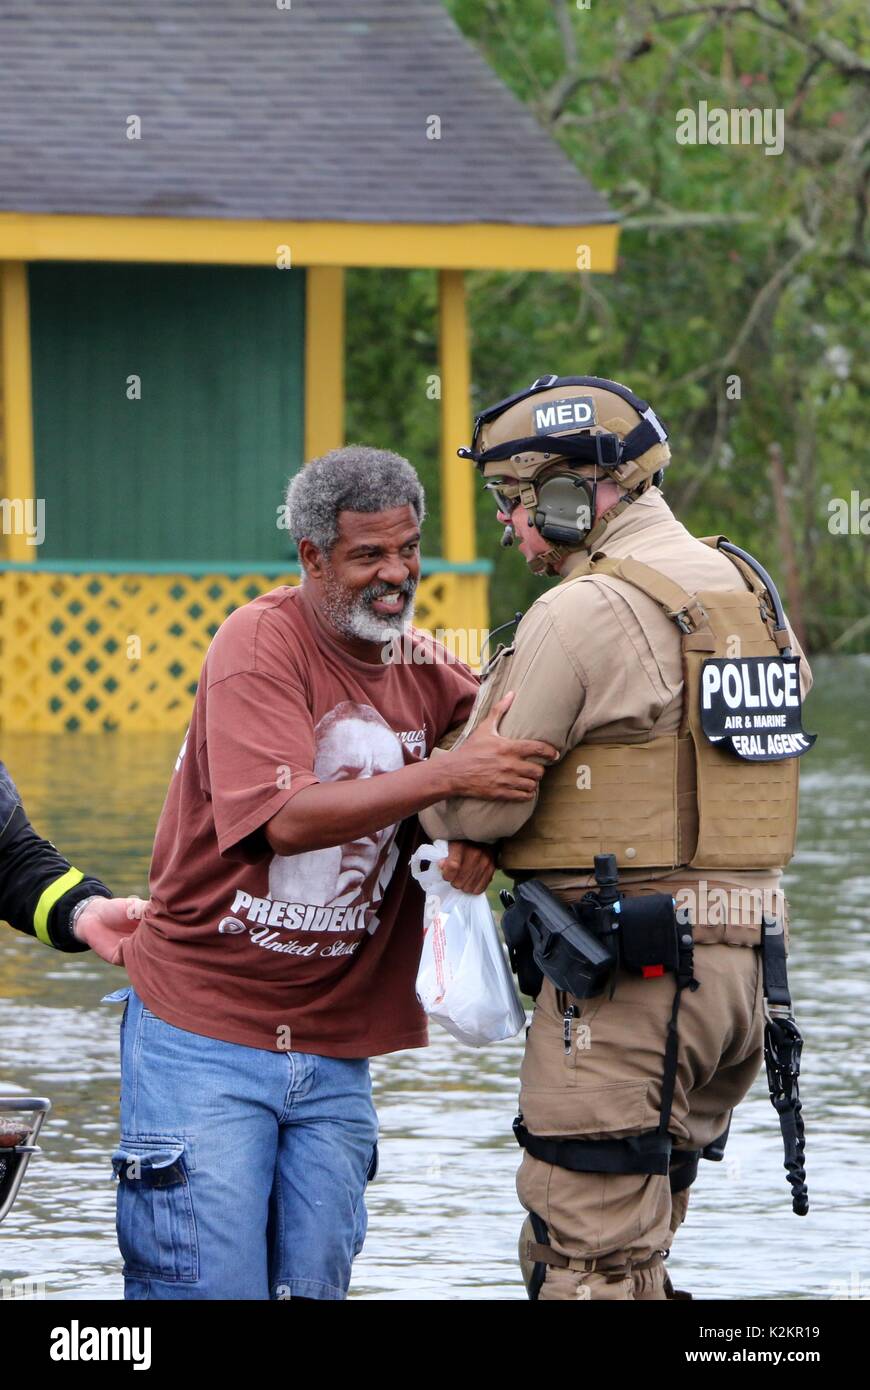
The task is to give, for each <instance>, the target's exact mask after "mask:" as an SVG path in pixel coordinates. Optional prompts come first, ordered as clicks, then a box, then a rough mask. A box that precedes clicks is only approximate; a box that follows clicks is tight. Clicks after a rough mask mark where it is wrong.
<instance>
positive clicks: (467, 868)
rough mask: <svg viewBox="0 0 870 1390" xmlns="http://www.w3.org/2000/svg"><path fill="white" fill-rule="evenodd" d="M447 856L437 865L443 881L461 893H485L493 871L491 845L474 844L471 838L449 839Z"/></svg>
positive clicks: (493, 858) (493, 855)
mask: <svg viewBox="0 0 870 1390" xmlns="http://www.w3.org/2000/svg"><path fill="white" fill-rule="evenodd" d="M447 849H448V851H449V853H448V855H447V858H446V859H442V860H440V861H439V864H438V867H439V869H440V870H441V876H442V878H443V879H444V880H445V882H447V883H449V884H450V885H451V887H452V888H458V889H459V891H460V892H461V893H473V894H476V893H485V892H486V890H487V888H488V887H489V885H490V881H491V879H492V876H493V874H494V873H495V850H494V849H493V847H492V845H476V844H474V842H473V841H472V840H450V841H449V842H448V845H447Z"/></svg>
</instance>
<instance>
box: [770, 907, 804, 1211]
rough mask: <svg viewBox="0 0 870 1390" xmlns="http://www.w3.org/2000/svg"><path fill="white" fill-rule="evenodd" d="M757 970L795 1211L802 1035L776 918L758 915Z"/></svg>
mask: <svg viewBox="0 0 870 1390" xmlns="http://www.w3.org/2000/svg"><path fill="white" fill-rule="evenodd" d="M761 972H762V981H763V984H764V1002H765V1010H764V1012H765V1024H764V1065H765V1069H766V1071H767V1085H768V1089H769V1091H770V1100H771V1104H772V1105H773V1108H774V1110H775V1111H776V1113H777V1115H778V1116H779V1127H780V1130H781V1132H782V1145H783V1150H784V1153H785V1159H784V1166H785V1171H786V1177H787V1179H788V1182H789V1186H790V1187H791V1206H792V1211H793V1212H794V1213H795V1215H796V1216H806V1214H807V1212H808V1211H809V1209H810V1201H809V1194H808V1192H807V1181H806V1178H807V1174H806V1167H805V1149H806V1137H805V1134H804V1121H803V1114H802V1107H801V1098H800V1089H799V1085H798V1078H799V1076H800V1070H801V1052H802V1050H803V1045H804V1040H803V1038H802V1037H801V1033H800V1029H799V1028H798V1026H797V1024H796V1023H795V1020H794V1015H793V1014H792V1011H791V994H790V993H789V988H788V973H787V967H786V954H785V932H784V930H783V926H782V922H781V921H780V920H779V919H778V918H776V917H768V916H767V914H765V915H764V917H763V918H762V926H761Z"/></svg>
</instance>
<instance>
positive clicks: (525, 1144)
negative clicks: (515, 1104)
mask: <svg viewBox="0 0 870 1390" xmlns="http://www.w3.org/2000/svg"><path fill="white" fill-rule="evenodd" d="M514 1134H515V1135H516V1140H517V1143H518V1144H519V1145H520V1147H521V1148H524V1149H525V1150H526V1151H527V1152H528V1153H530V1154H531V1155H532V1158H537V1159H540V1161H541V1162H542V1163H550V1164H552V1166H553V1167H554V1168H568V1169H570V1170H571V1171H572V1172H575V1173H659V1174H661V1175H662V1176H666V1174H667V1171H668V1166H669V1163H670V1157H671V1136H670V1135H669V1134H664V1135H663V1134H662V1133H661V1132H660V1130H658V1129H648V1130H646V1131H645V1132H644V1133H643V1134H637V1135H634V1136H633V1137H631V1138H628V1139H559V1138H557V1137H556V1136H547V1135H543V1134H530V1133H529V1131H528V1130H527V1129H526V1127H525V1125H524V1124H523V1117H522V1115H517V1118H516V1119H515V1120H514Z"/></svg>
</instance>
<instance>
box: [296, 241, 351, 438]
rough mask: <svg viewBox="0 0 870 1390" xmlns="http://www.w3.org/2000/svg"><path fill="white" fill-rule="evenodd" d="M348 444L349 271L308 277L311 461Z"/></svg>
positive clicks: (316, 269)
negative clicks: (346, 319)
mask: <svg viewBox="0 0 870 1390" xmlns="http://www.w3.org/2000/svg"><path fill="white" fill-rule="evenodd" d="M343 443H344V270H343V269H342V268H341V267H340V266H309V267H308V269H307V270H306V272H305V458H306V460H308V459H312V458H318V457H319V456H320V455H321V454H325V453H328V452H329V450H330V449H337V448H338V447H339V446H340V445H342V444H343Z"/></svg>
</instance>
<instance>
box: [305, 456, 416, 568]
mask: <svg viewBox="0 0 870 1390" xmlns="http://www.w3.org/2000/svg"><path fill="white" fill-rule="evenodd" d="M286 502H287V517H288V524H289V531H290V535H291V536H292V537H293V540H294V541H295V542H296V545H297V547H298V545H299V542H300V541H302V540H309V541H313V543H314V544H315V545H316V546H317V548H318V550H322V551H323V553H324V554H325V555H328V554H329V552H330V551H331V550H332V547H333V546H334V545H335V542H336V541H337V540H338V514H339V512H340V511H353V512H386V511H389V510H390V509H391V508H393V507H404V506H411V507H413V508H414V511H415V513H416V516H417V522H418V525H422V524H423V518H424V516H425V515H426V499H425V494H424V492H423V485H422V483H421V482H420V479H419V478H418V477H417V474H416V472H415V470H414V469H413V468H412V467H411V464H410V463H409V462H408V460H407V459H405V458H402V456H401V454H393V453H390V451H389V450H388V449H371V448H369V447H368V446H367V445H365V444H348V445H346V446H345V447H344V448H342V449H332V450H331V451H330V452H329V453H328V454H323V456H322V457H321V458H317V459H312V460H311V462H310V463H306V464H305V466H304V468H300V470H299V472H298V473H297V474H296V475H295V477H293V478H291V479H290V484H289V486H288V488H287V498H286Z"/></svg>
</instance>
